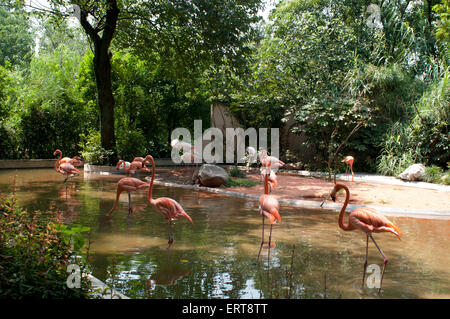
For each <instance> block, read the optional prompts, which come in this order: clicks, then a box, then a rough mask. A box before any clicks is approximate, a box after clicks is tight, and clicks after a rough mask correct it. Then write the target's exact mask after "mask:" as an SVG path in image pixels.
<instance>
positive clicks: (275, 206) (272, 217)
mask: <svg viewBox="0 0 450 319" xmlns="http://www.w3.org/2000/svg"><path fill="white" fill-rule="evenodd" d="M267 169H268V170H269V171H270V162H269V164H268V165H267ZM267 169H264V171H263V172H264V194H263V195H261V196H260V197H259V213H260V214H261V216H262V232H261V246H260V247H259V253H258V260H259V256H260V255H261V249H262V246H263V245H264V217H267V218H268V219H269V222H270V234H269V251H268V255H267V258H268V259H269V257H270V245H271V240H272V225H273V224H275V223H276V221H277V220H278V221H279V222H281V216H280V213H279V210H280V203H279V202H278V199H276V198H275V197H274V196H273V195H269V174H268V171H267Z"/></svg>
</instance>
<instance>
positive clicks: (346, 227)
mask: <svg viewBox="0 0 450 319" xmlns="http://www.w3.org/2000/svg"><path fill="white" fill-rule="evenodd" d="M342 188H343V189H344V190H345V202H344V206H342V208H341V212H340V213H339V219H338V223H339V227H341V228H342V229H343V230H352V229H353V228H351V227H350V225H349V224H347V225H345V224H344V213H345V209H346V208H347V205H348V202H349V200H350V190H349V189H348V187H347V186H345V185H344V184H336V193H337V192H338V191H339V190H341V189H342Z"/></svg>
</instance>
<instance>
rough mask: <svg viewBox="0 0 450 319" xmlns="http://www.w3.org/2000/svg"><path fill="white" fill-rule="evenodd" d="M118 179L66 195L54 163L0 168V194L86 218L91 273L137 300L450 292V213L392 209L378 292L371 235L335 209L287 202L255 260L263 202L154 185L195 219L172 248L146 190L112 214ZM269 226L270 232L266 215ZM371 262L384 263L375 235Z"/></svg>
mask: <svg viewBox="0 0 450 319" xmlns="http://www.w3.org/2000/svg"><path fill="white" fill-rule="evenodd" d="M122 177H124V176H121V175H108V176H105V175H94V174H84V175H81V176H80V177H77V178H74V179H72V180H71V181H70V183H69V187H68V193H67V196H66V190H65V187H64V184H63V179H64V178H63V176H61V175H59V174H57V173H56V172H55V171H54V170H53V169H34V170H0V195H1V196H6V194H8V193H10V192H11V191H12V189H13V184H14V180H15V184H16V188H17V198H18V202H19V205H20V206H22V207H24V208H26V209H28V210H35V209H39V210H47V209H49V208H53V209H57V210H59V211H61V212H62V214H63V217H64V220H65V223H66V224H68V225H70V226H75V225H82V226H89V227H90V228H91V241H92V243H91V245H90V262H91V268H92V272H93V275H94V276H96V277H97V278H99V279H100V280H102V281H105V282H107V283H109V284H114V287H115V289H117V290H118V291H120V292H121V293H123V294H125V295H127V296H129V297H131V298H196V299H200V298H450V267H449V264H450V254H449V252H450V220H448V219H447V220H443V219H419V218H407V217H392V218H391V217H390V219H391V220H393V221H394V222H395V223H396V224H397V225H398V226H399V227H400V228H401V229H402V230H403V232H404V233H405V236H404V238H403V240H402V241H400V240H398V239H396V238H395V237H394V236H393V235H392V234H375V235H374V237H375V239H376V240H377V242H378V244H379V245H380V246H381V248H382V249H383V251H384V253H385V254H386V256H387V257H388V258H389V263H388V265H387V270H386V274H385V277H384V280H383V286H382V291H381V295H378V289H376V288H369V287H368V286H367V285H365V287H364V288H363V289H362V288H361V283H362V271H363V262H364V254H365V243H366V241H365V240H366V237H365V234H363V233H361V232H358V231H353V232H344V231H342V230H341V229H340V228H339V227H338V224H337V218H338V213H337V212H333V211H329V210H320V209H317V210H311V209H301V208H292V207H287V206H283V205H282V206H281V209H280V213H281V216H282V223H281V224H276V225H274V226H273V235H272V240H273V241H274V242H275V245H276V247H275V248H273V249H271V250H270V260H268V250H267V247H264V248H263V250H262V254H261V259H260V261H259V262H257V255H258V250H259V245H260V238H261V217H260V215H259V213H258V203H257V201H252V200H247V199H241V198H235V197H229V196H224V195H218V194H212V193H208V192H196V191H190V190H184V189H180V188H168V187H161V186H157V185H156V186H155V188H154V192H153V197H154V198H158V197H162V196H168V197H171V198H173V199H175V200H177V201H178V202H179V203H180V204H181V205H182V206H183V207H184V209H185V210H186V212H187V213H188V214H189V215H190V216H191V217H192V219H193V220H194V225H192V224H191V223H190V222H189V221H188V220H186V219H181V220H177V221H175V223H174V227H173V230H174V239H175V241H174V243H173V245H172V246H171V247H170V248H168V244H167V240H168V228H167V223H166V221H165V220H164V218H162V216H161V215H160V214H159V213H158V212H156V211H155V210H154V209H153V208H151V207H150V205H149V204H148V201H147V198H146V195H147V192H146V191H145V190H143V191H140V192H138V193H133V194H132V200H133V206H134V208H135V212H134V213H133V215H132V216H128V196H127V194H126V193H123V194H122V196H121V199H120V205H119V206H118V208H117V209H116V211H115V212H114V215H113V216H112V217H111V218H108V217H107V216H106V215H107V213H108V211H109V210H110V209H111V207H112V205H113V203H114V200H115V196H116V186H117V181H118V180H119V179H120V178H122ZM141 178H143V176H142V177H141ZM265 229H266V240H267V239H268V231H269V227H267V222H266V228H265ZM371 264H375V265H378V266H379V267H382V265H383V259H382V257H381V255H380V254H379V252H378V251H377V249H376V247H375V246H374V245H373V243H370V244H369V265H371ZM111 274H114V276H113V277H112V276H111ZM368 275H369V276H370V275H371V274H369V273H368Z"/></svg>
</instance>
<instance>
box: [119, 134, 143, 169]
mask: <svg viewBox="0 0 450 319" xmlns="http://www.w3.org/2000/svg"><path fill="white" fill-rule="evenodd" d="M146 144H147V140H146V138H145V137H144V134H143V132H142V130H141V129H132V130H130V129H128V130H120V131H119V133H118V134H117V143H116V145H117V154H118V155H119V158H120V159H123V160H125V161H130V162H131V161H132V160H133V158H135V157H136V156H141V157H145V155H147V154H146V153H147V149H146V147H145V145H146Z"/></svg>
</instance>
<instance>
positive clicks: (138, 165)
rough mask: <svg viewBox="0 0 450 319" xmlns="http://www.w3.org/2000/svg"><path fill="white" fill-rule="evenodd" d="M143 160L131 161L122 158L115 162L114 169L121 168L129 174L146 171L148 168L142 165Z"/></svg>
mask: <svg viewBox="0 0 450 319" xmlns="http://www.w3.org/2000/svg"><path fill="white" fill-rule="evenodd" d="M144 164H145V159H144V161H142V162H141V161H133V162H131V163H130V162H126V161H124V160H120V161H118V162H117V164H116V169H123V171H124V172H127V173H128V175H129V176H131V174H132V173H133V174H134V173H135V172H143V171H144V172H148V168H147V167H145V166H144Z"/></svg>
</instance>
